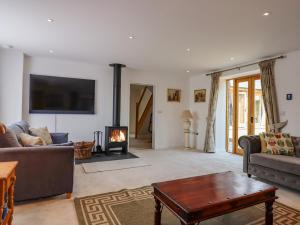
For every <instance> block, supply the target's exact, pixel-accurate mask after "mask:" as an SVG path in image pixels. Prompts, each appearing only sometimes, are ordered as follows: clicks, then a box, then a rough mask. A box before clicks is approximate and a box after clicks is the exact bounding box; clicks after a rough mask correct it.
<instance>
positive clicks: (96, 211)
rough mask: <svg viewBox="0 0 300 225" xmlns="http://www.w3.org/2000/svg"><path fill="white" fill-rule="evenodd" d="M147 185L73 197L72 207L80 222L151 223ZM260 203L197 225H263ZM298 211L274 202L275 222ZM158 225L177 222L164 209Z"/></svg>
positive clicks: (299, 215) (283, 222)
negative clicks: (73, 205) (73, 203)
mask: <svg viewBox="0 0 300 225" xmlns="http://www.w3.org/2000/svg"><path fill="white" fill-rule="evenodd" d="M151 192H152V188H151V187H142V188H137V189H131V190H122V191H119V192H111V193H106V194H100V195H94V196H88V197H82V198H76V199H75V200H74V202H75V208H76V213H77V217H78V221H79V224H80V225H153V224H154V220H153V219H154V201H153V196H152V195H151ZM264 214H265V207H264V204H260V205H257V206H253V207H250V208H246V209H243V210H239V211H237V212H234V213H230V214H227V215H224V216H220V217H216V218H213V219H210V220H207V221H203V222H202V223H201V225H202V224H203V225H263V224H265V221H264ZM299 221H300V212H299V211H297V210H295V209H292V208H290V207H287V206H285V205H283V204H280V203H277V202H276V203H275V204H274V224H275V225H287V224H289V225H298V224H300V222H299ZM162 225H180V222H179V220H178V219H177V218H176V217H175V216H174V215H172V214H171V213H170V212H169V211H168V210H167V209H166V208H164V209H163V214H162Z"/></svg>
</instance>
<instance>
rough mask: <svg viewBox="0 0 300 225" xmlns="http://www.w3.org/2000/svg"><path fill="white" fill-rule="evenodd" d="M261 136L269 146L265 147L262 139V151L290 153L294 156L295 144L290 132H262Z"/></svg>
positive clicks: (289, 154) (279, 153)
mask: <svg viewBox="0 0 300 225" xmlns="http://www.w3.org/2000/svg"><path fill="white" fill-rule="evenodd" d="M260 138H261V139H262V140H264V141H265V142H266V143H267V147H266V148H264V146H263V145H264V143H263V141H262V143H261V144H262V153H268V154H272V155H288V156H293V155H294V154H295V153H294V145H293V142H292V139H291V136H290V134H287V133H262V134H261V135H260Z"/></svg>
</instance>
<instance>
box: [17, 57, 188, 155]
mask: <svg viewBox="0 0 300 225" xmlns="http://www.w3.org/2000/svg"><path fill="white" fill-rule="evenodd" d="M29 74H40V75H52V76H66V77H74V78H86V79H94V80H96V114H95V115H59V114H58V115H56V116H55V115H51V114H50V115H49V114H48V115H47V114H29V113H28V105H29V104H28V103H29ZM112 84H113V69H112V68H111V67H109V66H107V67H101V66H96V65H91V64H86V63H80V62H71V61H66V60H58V59H52V58H41V57H25V63H24V89H23V102H24V104H23V105H24V106H23V117H24V119H26V120H28V121H29V122H30V124H31V125H32V126H35V127H39V126H45V125H46V126H48V128H49V130H50V131H55V128H56V132H69V133H70V139H71V140H73V141H78V140H91V139H92V138H93V131H95V130H102V131H104V127H105V126H107V125H108V126H109V125H111V124H112ZM130 84H151V85H153V86H154V92H155V93H154V110H155V112H154V118H153V121H154V130H155V135H154V140H155V143H154V144H155V145H154V146H155V148H156V149H160V148H167V147H179V146H182V145H183V134H182V132H183V131H182V125H181V124H182V123H181V121H180V113H181V111H182V110H183V109H184V108H185V107H186V106H187V95H186V93H187V91H186V90H187V80H186V79H183V78H176V77H172V78H171V79H170V75H168V74H161V73H160V74H156V73H151V72H141V71H136V70H132V69H129V68H125V69H123V73H122V94H121V96H122V97H121V125H126V126H128V125H129V111H130V110H129V109H130V107H129V104H130V101H129V99H130ZM167 88H181V89H182V90H183V91H182V94H183V96H182V101H181V103H167V101H166V89H167ZM55 117H56V118H55ZM55 119H56V127H55Z"/></svg>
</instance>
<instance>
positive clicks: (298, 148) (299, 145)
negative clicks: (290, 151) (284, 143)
mask: <svg viewBox="0 0 300 225" xmlns="http://www.w3.org/2000/svg"><path fill="white" fill-rule="evenodd" d="M292 141H293V145H294V148H295V155H296V157H300V137H292Z"/></svg>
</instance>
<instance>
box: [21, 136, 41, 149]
mask: <svg viewBox="0 0 300 225" xmlns="http://www.w3.org/2000/svg"><path fill="white" fill-rule="evenodd" d="M20 140H21V143H22V145H23V146H32V145H46V142H45V141H44V140H43V139H42V138H40V137H35V136H31V135H29V134H26V133H22V134H20Z"/></svg>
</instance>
